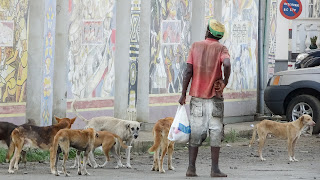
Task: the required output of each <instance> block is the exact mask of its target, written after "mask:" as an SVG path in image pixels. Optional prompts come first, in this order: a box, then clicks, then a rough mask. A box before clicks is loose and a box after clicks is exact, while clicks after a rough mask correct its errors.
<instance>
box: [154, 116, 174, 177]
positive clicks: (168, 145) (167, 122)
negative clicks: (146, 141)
mask: <svg viewBox="0 0 320 180" xmlns="http://www.w3.org/2000/svg"><path fill="white" fill-rule="evenodd" d="M172 122H173V118H172V117H167V118H164V119H160V120H158V121H157V123H156V124H155V125H154V127H153V129H152V134H153V138H154V143H153V146H152V147H150V148H149V150H148V151H149V152H154V155H153V166H152V169H151V170H152V171H159V172H160V173H164V172H165V170H164V169H163V159H164V156H165V155H166V153H167V152H168V170H174V167H173V166H172V154H173V151H174V142H173V141H169V140H168V134H169V130H170V127H171V124H172ZM160 150H161V157H160V160H159V153H160Z"/></svg>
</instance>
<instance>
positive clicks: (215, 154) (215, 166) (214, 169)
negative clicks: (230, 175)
mask: <svg viewBox="0 0 320 180" xmlns="http://www.w3.org/2000/svg"><path fill="white" fill-rule="evenodd" d="M219 153H220V147H212V146H211V160H212V166H211V177H227V175H226V174H224V173H222V172H221V171H220V169H219Z"/></svg>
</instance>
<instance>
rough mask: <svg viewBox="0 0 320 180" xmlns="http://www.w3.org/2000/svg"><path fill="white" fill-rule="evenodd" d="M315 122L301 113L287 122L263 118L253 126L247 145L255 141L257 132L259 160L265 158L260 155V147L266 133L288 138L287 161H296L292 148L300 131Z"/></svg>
mask: <svg viewBox="0 0 320 180" xmlns="http://www.w3.org/2000/svg"><path fill="white" fill-rule="evenodd" d="M315 124H316V123H315V122H314V121H313V120H312V117H311V116H309V115H302V116H301V117H300V118H299V119H297V120H296V121H293V122H288V123H279V122H275V121H271V120H263V121H261V122H260V123H258V124H256V125H255V126H254V128H253V134H252V139H251V141H250V144H249V147H251V145H252V144H253V142H254V141H255V137H256V134H257V133H258V137H259V149H258V153H259V156H260V159H261V161H265V160H266V159H265V158H263V157H262V148H263V146H264V143H265V141H266V137H267V135H268V134H272V135H274V136H276V137H279V138H283V139H287V140H288V154H289V161H298V160H297V159H296V158H295V157H294V148H295V145H296V143H297V140H298V139H299V137H300V135H301V131H302V130H303V129H304V128H305V127H306V126H314V125H315Z"/></svg>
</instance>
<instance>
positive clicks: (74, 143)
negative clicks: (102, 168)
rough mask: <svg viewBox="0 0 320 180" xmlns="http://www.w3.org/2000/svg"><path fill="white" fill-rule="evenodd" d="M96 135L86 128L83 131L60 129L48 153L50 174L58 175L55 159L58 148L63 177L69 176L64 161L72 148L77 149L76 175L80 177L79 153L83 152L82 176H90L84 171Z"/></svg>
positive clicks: (92, 130)
mask: <svg viewBox="0 0 320 180" xmlns="http://www.w3.org/2000/svg"><path fill="white" fill-rule="evenodd" d="M98 136H99V135H98V133H96V132H95V130H94V129H93V128H88V129H85V130H75V129H62V130H60V131H59V132H58V133H57V134H56V136H55V137H54V140H53V144H52V148H51V151H50V167H51V172H54V173H55V175H57V176H58V175H59V173H58V171H57V163H56V161H55V160H56V158H57V157H58V153H57V150H58V146H59V147H60V148H61V151H62V153H63V164H62V171H63V173H64V175H66V176H69V174H68V173H67V171H66V161H67V160H68V156H69V149H70V147H73V148H75V149H77V150H78V151H77V161H78V174H79V175H81V168H80V153H81V151H84V156H83V167H82V169H83V171H84V175H90V174H89V173H88V171H87V169H86V165H87V163H86V162H87V161H88V155H89V153H90V151H92V150H93V147H94V142H95V138H96V137H98Z"/></svg>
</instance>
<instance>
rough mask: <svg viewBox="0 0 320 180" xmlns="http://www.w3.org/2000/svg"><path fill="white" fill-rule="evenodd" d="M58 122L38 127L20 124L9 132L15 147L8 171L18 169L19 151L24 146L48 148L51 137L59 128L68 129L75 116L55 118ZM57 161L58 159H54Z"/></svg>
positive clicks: (11, 171) (50, 144)
mask: <svg viewBox="0 0 320 180" xmlns="http://www.w3.org/2000/svg"><path fill="white" fill-rule="evenodd" d="M55 118H56V120H57V121H58V124H55V125H52V126H45V127H39V126H34V125H29V124H24V125H21V126H19V127H17V128H15V129H14V130H13V131H12V133H11V138H12V143H13V145H14V147H15V150H14V155H13V157H12V158H11V160H10V165H9V170H8V172H9V173H14V170H13V168H14V169H15V170H18V169H19V167H18V162H19V159H20V156H21V151H22V150H23V149H24V148H30V147H33V148H40V149H42V150H49V149H50V148H51V146H52V142H53V138H54V136H55V135H56V134H57V132H58V131H59V130H60V129H70V128H71V125H72V124H73V123H74V121H75V120H76V118H73V119H69V118H62V119H61V118H57V117H55ZM56 161H58V159H56Z"/></svg>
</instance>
